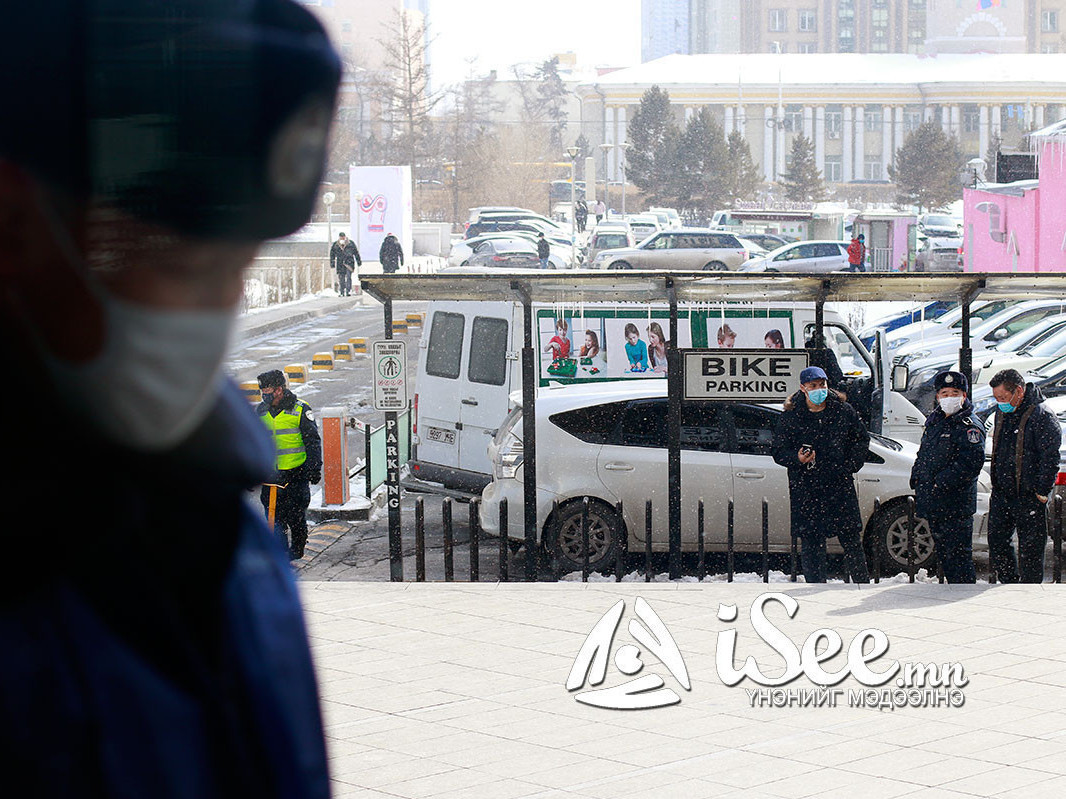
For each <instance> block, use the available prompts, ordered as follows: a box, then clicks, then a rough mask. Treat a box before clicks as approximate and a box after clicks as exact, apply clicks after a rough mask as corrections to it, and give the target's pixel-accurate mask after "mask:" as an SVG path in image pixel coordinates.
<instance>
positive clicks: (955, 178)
mask: <svg viewBox="0 0 1066 799" xmlns="http://www.w3.org/2000/svg"><path fill="white" fill-rule="evenodd" d="M962 167H963V158H962V151H961V150H960V149H959V141H958V139H956V138H955V137H954V136H948V135H947V134H946V133H944V130H943V128H941V127H940V125H938V124H937V123H935V122H926V123H925V124H923V125H921V126H919V127H918V128H916V129H915V130H913V131H912V132H911V133H910V134H909V135H908V136H907V138H906V140H904V142H903V146H902V147H900V148H899V149H898V150H896V157H895V159H894V162H893V164H892V165H891V166H890V167H889V168H888V176H889V177H890V178H892V181H893V182H894V183H895V184H896V205H897V206H898V207H903V206H906V205H916V206H918V212H919V213H922V212H923V211H926V210H933V209H936V208H941V207H943V206H945V205H947V204H948V203H951V202H954V201H955V200H957V199H959V197H961V196H962V185H961V182H960V180H959V174H960V172H961V170H962Z"/></svg>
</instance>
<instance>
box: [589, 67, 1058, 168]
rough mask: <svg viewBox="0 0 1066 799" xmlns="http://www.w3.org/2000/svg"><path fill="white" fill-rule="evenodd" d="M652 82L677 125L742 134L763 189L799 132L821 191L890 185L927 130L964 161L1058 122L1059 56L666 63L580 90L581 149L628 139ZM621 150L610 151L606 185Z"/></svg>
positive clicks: (610, 77)
mask: <svg viewBox="0 0 1066 799" xmlns="http://www.w3.org/2000/svg"><path fill="white" fill-rule="evenodd" d="M652 86H659V87H661V88H662V89H664V90H666V91H667V92H669V94H670V100H671V104H672V106H673V108H674V112H675V114H676V117H677V121H678V123H679V124H684V122H685V120H686V119H688V118H689V117H690V116H691V115H692V114H694V113H695V112H696V111H697V110H698V109H700V108H701V107H703V106H709V107H710V108H711V109H712V113H713V114H714V115H715V117H716V118H717V120H718V122H719V123H720V124H721V125H722V127H723V129H724V131H725V133H726V135H728V134H729V133H730V132H731V131H734V130H739V131H740V132H741V133H743V134H744V136H745V138H746V139H747V141H748V144H749V146H750V147H751V152H752V155H753V157H754V159H755V161H756V162H757V163H759V164H760V166H761V169H762V171H763V175H764V177H765V179H766V180H767V181H777V180H779V179H780V177H781V176H782V175H783V174H784V173H785V172H786V171H787V164H786V157H787V155H788V153H789V151H790V148H791V145H792V140H793V139H794V138H795V137H796V136H798V135H800V134H803V135H805V136H807V137H808V138H809V139H811V141H812V142H813V143H814V147H815V157H816V159H817V163H818V168H819V169H820V170H821V171H822V174H823V176H824V177H825V179H826V181H827V182H828V183H831V184H851V183H888V182H889V176H888V167H889V165H890V164H891V162H892V159H893V157H894V154H895V151H896V150H897V149H898V148H899V147H900V146H902V144H903V142H904V140H905V139H906V136H907V134H908V133H910V132H911V131H912V130H914V129H915V128H917V127H918V126H919V125H921V124H922V123H923V122H927V121H935V122H936V123H937V124H939V125H941V126H943V128H944V130H945V131H946V132H948V133H949V134H951V135H953V136H956V137H957V138H958V139H959V142H960V144H961V147H962V151H963V153H964V154H965V156H966V158H967V159H969V158H972V157H975V156H980V157H984V156H985V155H986V154H987V152H988V150H989V148H990V145H991V144H992V143H993V141H994V140H997V139H998V140H999V141H1000V142H1001V143H1002V146H1003V147H1004V149H1010V148H1012V147H1017V146H1020V145H1021V144H1022V143H1023V139H1024V136H1025V134H1026V133H1027V132H1029V131H1031V130H1034V129H1037V128H1042V127H1044V126H1045V125H1046V124H1049V123H1051V122H1054V121H1057V120H1059V119H1061V118H1062V117H1063V116H1066V55H1029V54H1015V55H989V54H984V55H944V56H938V57H936V58H928V57H923V56H918V55H907V54H888V55H863V54H828V55H827V54H821V55H763V54H759V55H694V56H671V57H668V58H663V59H660V60H658V61H656V62H652V63H648V64H641V65H640V66H637V67H632V68H629V69H623V70H618V71H616V72H612V73H610V74H608V75H604V76H602V77H601V78H600V79H599V80H598V81H597V82H596V83H595V84H583V85H581V86H579V87H578V89H577V92H578V94H579V96H580V97H581V99H582V130H583V131H584V132H585V135H586V137H587V138H588V139H589V141H591V142H593V143H598V142H603V143H606V144H617V143H620V142H624V141H625V140H626V135H627V134H626V130H627V125H628V121H629V119H630V118H631V117H632V114H633V111H634V110H635V109H636V107H637V105H638V104H639V103H640V98H641V96H642V95H643V93H644V92H645V91H646V90H647V89H649V88H651V87H652ZM620 149H621V148H618V147H614V148H610V149H609V150H608V153H609V158H608V164H607V168H608V175H609V177H610V179H611V180H617V179H619V178H620V176H621V171H620V167H619V150H620Z"/></svg>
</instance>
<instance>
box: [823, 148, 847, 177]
mask: <svg viewBox="0 0 1066 799" xmlns="http://www.w3.org/2000/svg"><path fill="white" fill-rule="evenodd" d="M825 179H826V180H827V181H828V182H830V183H840V181H841V180H843V179H844V163H843V161H842V160H841V158H840V156H839V155H827V156H826V157H825Z"/></svg>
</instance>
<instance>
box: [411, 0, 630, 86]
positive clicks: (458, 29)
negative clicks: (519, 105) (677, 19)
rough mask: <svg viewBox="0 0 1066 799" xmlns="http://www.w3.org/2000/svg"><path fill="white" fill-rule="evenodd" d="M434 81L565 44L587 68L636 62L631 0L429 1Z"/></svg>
mask: <svg viewBox="0 0 1066 799" xmlns="http://www.w3.org/2000/svg"><path fill="white" fill-rule="evenodd" d="M429 13H430V28H431V34H432V35H433V36H434V37H435V39H434V42H433V45H432V49H431V51H430V60H431V62H432V69H433V83H434V86H436V87H440V86H444V85H446V84H448V83H454V82H456V81H459V80H462V79H463V78H465V77H466V75H467V73H468V71H469V68H468V66H467V59H470V58H476V59H477V60H476V70H477V72H478V73H482V74H483V73H485V72H488V71H489V70H491V69H496V70H498V71H499V72H500V76H501V77H503V75H504V74H505V72H508V70H507V67H509V66H510V65H511V64H514V63H528V62H537V61H543V60H545V59H546V58H548V57H549V56H550V55H551V54H553V53H562V52H566V51H569V50H572V51H574V52H575V53H577V54H578V63H579V64H582V65H588V66H628V65H631V64H636V63H638V62H639V61H640V2H639V0H592V1H591V2H590V1H589V0H533V2H530V0H430V3H429Z"/></svg>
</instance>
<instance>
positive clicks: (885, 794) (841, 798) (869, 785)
mask: <svg viewBox="0 0 1066 799" xmlns="http://www.w3.org/2000/svg"><path fill="white" fill-rule="evenodd" d="M918 787H919V786H917V785H915V784H914V783H913V782H907V781H905V780H890V779H882V778H880V777H863V779H862V781H861V782H852V783H851V784H849V785H845V786H842V787H839V788H830V789H828V790H826V791H824V792H823V793H822V794H821V796H820V797H819V799H855V796H856V794H858V795H860V796H861V797H862V799H895V797H897V796H904V795H910V794H911V793H913V792H914V791H915V790H917V789H918Z"/></svg>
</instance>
